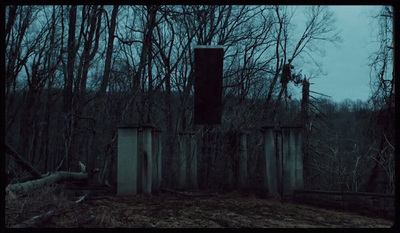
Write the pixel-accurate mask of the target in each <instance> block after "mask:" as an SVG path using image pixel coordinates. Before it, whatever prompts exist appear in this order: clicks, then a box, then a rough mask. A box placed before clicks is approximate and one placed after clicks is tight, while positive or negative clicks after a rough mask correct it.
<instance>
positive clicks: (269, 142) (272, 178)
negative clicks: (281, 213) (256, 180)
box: [262, 126, 279, 197]
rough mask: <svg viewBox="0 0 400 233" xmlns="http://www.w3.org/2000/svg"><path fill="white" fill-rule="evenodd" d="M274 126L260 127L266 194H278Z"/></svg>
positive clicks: (276, 195) (275, 195)
mask: <svg viewBox="0 0 400 233" xmlns="http://www.w3.org/2000/svg"><path fill="white" fill-rule="evenodd" d="M273 129H274V126H265V127H263V128H262V132H263V134H264V159H265V160H263V161H265V171H264V174H263V189H264V190H265V192H266V193H267V194H268V195H272V196H274V197H278V196H279V191H278V164H277V156H276V152H277V150H276V148H275V137H274V131H273Z"/></svg>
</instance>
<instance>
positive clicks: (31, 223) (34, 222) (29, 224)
mask: <svg viewBox="0 0 400 233" xmlns="http://www.w3.org/2000/svg"><path fill="white" fill-rule="evenodd" d="M53 215H54V211H52V210H51V211H48V212H46V213H44V214H42V215H39V216H35V217H32V218H31V219H28V220H26V221H24V222H22V223H20V224H17V225H14V226H11V228H34V227H40V226H41V225H43V224H45V223H46V222H48V221H49V220H50V219H51V217H52V216H53Z"/></svg>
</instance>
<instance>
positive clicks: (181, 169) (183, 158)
mask: <svg viewBox="0 0 400 233" xmlns="http://www.w3.org/2000/svg"><path fill="white" fill-rule="evenodd" d="M176 163H177V164H176V169H177V175H178V177H177V188H178V189H184V188H185V187H186V166H187V136H186V134H185V133H179V151H178V158H177V160H176Z"/></svg>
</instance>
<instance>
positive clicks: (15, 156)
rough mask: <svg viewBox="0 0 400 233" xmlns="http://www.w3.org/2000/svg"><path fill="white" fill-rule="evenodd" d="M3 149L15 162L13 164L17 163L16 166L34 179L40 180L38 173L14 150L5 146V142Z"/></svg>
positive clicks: (40, 176)
mask: <svg viewBox="0 0 400 233" xmlns="http://www.w3.org/2000/svg"><path fill="white" fill-rule="evenodd" d="M5 149H6V150H5V151H6V154H8V155H10V156H11V157H12V158H13V159H14V160H15V162H16V163H18V165H20V166H21V167H22V168H23V169H25V170H26V171H28V172H29V173H30V174H31V175H32V176H33V177H34V178H36V179H39V178H42V175H41V174H40V172H39V171H38V170H37V169H36V168H34V167H33V166H32V165H30V164H29V163H28V162H27V161H26V160H25V159H23V158H22V156H21V155H20V154H18V152H16V151H15V150H14V148H12V147H11V146H9V145H8V144H7V142H5Z"/></svg>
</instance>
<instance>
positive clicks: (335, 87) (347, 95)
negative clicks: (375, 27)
mask: <svg viewBox="0 0 400 233" xmlns="http://www.w3.org/2000/svg"><path fill="white" fill-rule="evenodd" d="M380 7H381V6H329V8H330V9H331V10H332V11H334V12H335V14H336V18H337V22H336V26H337V29H338V30H340V31H341V37H342V39H343V42H342V43H341V44H340V46H339V47H335V46H334V45H331V44H325V45H324V46H325V50H326V55H325V57H322V58H318V59H319V61H321V62H322V63H323V70H324V71H325V72H327V73H328V74H327V76H322V75H321V76H320V77H318V78H314V79H311V81H310V82H311V83H314V84H313V85H311V86H310V90H311V91H316V92H320V93H323V94H326V95H329V96H331V97H332V98H331V100H333V101H335V102H341V101H343V100H345V99H351V100H357V99H360V100H362V101H366V100H368V98H369V97H370V95H371V89H370V85H369V83H370V76H369V73H370V67H369V66H368V63H369V60H368V57H369V56H370V55H371V54H372V53H373V52H374V51H376V49H377V48H378V46H379V45H378V44H377V43H376V42H375V43H373V41H376V38H373V32H372V24H371V22H372V18H371V17H370V16H371V15H374V13H376V12H378V11H379V9H380ZM300 68H301V67H300ZM303 73H304V74H307V71H306V70H303ZM291 88H292V89H291V90H292V92H293V95H294V97H296V98H299V97H300V96H301V93H300V92H301V87H293V86H292V87H291ZM313 95H314V96H315V97H318V95H315V94H313Z"/></svg>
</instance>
